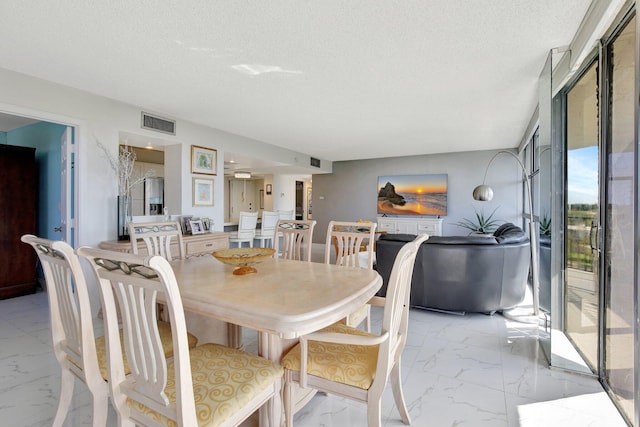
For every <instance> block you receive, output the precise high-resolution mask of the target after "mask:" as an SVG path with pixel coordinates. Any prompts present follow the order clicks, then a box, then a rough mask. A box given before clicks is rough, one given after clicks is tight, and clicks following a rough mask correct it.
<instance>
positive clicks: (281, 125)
mask: <svg viewBox="0 0 640 427" xmlns="http://www.w3.org/2000/svg"><path fill="white" fill-rule="evenodd" d="M589 3H590V1H589V0H561V1H559V0H528V1H525V0H517V1H515V0H475V1H467V0H422V1H408V0H349V1H347V0H317V1H300V0H296V1H293V0H291V1H281V0H270V1H263V0H260V1H258V0H245V1H211V0H191V1H184V0H183V1H171V2H167V1H160V0H156V1H153V0H144V1H118V2H113V1H97V0H96V1H88V0H60V1H50V0H39V1H28V2H27V1H12V2H8V1H5V2H3V4H2V7H1V10H2V13H0V46H2V48H1V50H0V52H1V54H0V67H2V68H6V69H10V70H14V71H17V72H21V73H24V74H28V75H32V76H35V77H40V78H43V79H46V80H50V81H54V82H57V83H61V84H64V85H68V86H72V87H75V88H79V89H83V90H86V91H89V92H92V93H96V94H99V95H104V96H106V97H109V98H113V99H117V100H121V101H124V102H127V103H131V104H134V105H139V106H141V107H143V108H144V109H145V111H153V112H156V113H159V114H160V113H161V114H162V115H163V116H166V117H169V118H181V119H186V120H190V121H193V122H196V123H201V124H204V125H208V126H211V127H214V128H218V129H222V130H225V131H227V132H232V133H235V134H239V135H243V136H246V137H250V138H253V139H257V140H260V141H264V142H268V143H270V144H274V145H278V146H282V147H285V148H289V149H292V150H295V151H299V152H304V153H307V154H310V155H312V156H314V157H319V158H323V159H328V160H332V161H338V160H352V159H363V158H378V157H390V156H405V155H417V154H429V153H438V152H454V151H466V150H483V149H495V148H505V147H516V146H517V145H518V144H519V142H520V139H521V137H522V136H523V133H524V131H525V128H526V126H527V123H528V121H529V119H530V117H531V115H532V113H533V111H534V109H535V106H536V99H537V78H538V75H539V73H540V71H541V69H542V66H543V64H544V61H545V58H546V55H547V53H548V52H549V50H550V49H551V48H554V47H560V46H565V45H568V44H569V43H570V42H571V40H572V37H573V34H575V32H576V30H577V29H578V26H579V24H580V22H581V20H582V18H583V16H584V14H585V12H586V10H587V8H588V6H589Z"/></svg>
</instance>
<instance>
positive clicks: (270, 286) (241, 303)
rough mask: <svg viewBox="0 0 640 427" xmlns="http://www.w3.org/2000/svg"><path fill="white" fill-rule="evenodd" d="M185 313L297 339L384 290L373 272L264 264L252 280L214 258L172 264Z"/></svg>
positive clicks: (258, 266) (277, 261)
mask: <svg viewBox="0 0 640 427" xmlns="http://www.w3.org/2000/svg"><path fill="white" fill-rule="evenodd" d="M171 265H172V267H173V270H174V272H175V275H176V279H177V281H178V285H179V287H180V295H181V296H182V303H183V305H184V308H185V310H187V311H192V312H196V313H200V314H203V315H206V316H211V317H215V318H217V319H220V320H224V321H227V322H230V323H234V324H236V325H240V326H245V327H249V328H252V329H256V330H259V331H262V332H269V333H272V334H275V335H277V336H279V337H281V338H297V337H299V336H300V335H304V334H307V333H310V332H313V331H316V330H318V329H321V328H323V327H325V326H327V325H330V324H332V323H334V322H336V321H338V320H340V319H342V318H344V317H346V316H347V315H348V314H349V313H351V312H353V311H355V310H356V309H357V308H359V307H360V306H362V305H363V304H365V303H366V302H367V301H369V299H370V298H371V297H372V296H374V295H375V293H376V292H377V291H378V289H380V287H381V286H382V278H381V277H380V275H379V274H378V273H377V272H376V271H374V270H367V269H361V268H347V267H338V266H335V265H328V264H320V263H313V262H302V261H289V260H282V259H268V260H266V261H264V262H262V263H260V264H256V265H254V267H255V268H256V269H257V270H258V272H257V273H255V274H249V275H244V276H236V275H233V270H234V268H233V267H232V266H228V265H225V264H223V263H221V262H220V261H218V260H216V259H215V258H213V257H212V256H204V257H200V258H191V259H185V260H175V261H172V262H171Z"/></svg>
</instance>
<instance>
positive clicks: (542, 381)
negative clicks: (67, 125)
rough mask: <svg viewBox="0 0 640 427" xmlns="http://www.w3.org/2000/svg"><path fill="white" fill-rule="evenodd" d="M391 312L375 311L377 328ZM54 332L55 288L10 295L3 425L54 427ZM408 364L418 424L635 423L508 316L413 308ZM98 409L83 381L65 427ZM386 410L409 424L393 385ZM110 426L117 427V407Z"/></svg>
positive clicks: (328, 401) (315, 406)
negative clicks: (554, 365)
mask: <svg viewBox="0 0 640 427" xmlns="http://www.w3.org/2000/svg"><path fill="white" fill-rule="evenodd" d="M381 314H382V312H381V310H378V309H375V308H374V311H373V325H374V326H373V327H374V330H375V328H379V326H380V322H381ZM49 334H50V332H49V318H48V304H47V298H46V294H45V293H43V292H40V293H37V294H34V295H30V296H24V297H19V298H13V299H8V300H3V301H0V361H1V363H0V425H2V426H25V427H28V426H29V427H30V426H49V425H51V422H52V420H53V416H54V414H55V410H56V405H57V396H58V387H59V381H60V374H59V368H58V365H57V363H56V361H55V358H54V356H53V353H52V351H51V338H50V335H49ZM244 336H245V344H246V347H247V349H249V350H255V348H256V347H257V345H256V344H257V338H256V334H255V333H254V332H252V331H249V330H246V331H245V334H244ZM402 360H403V378H404V380H403V384H404V392H405V397H406V400H407V403H408V406H409V411H410V414H411V417H412V425H414V426H427V425H429V426H438V427H442V426H491V427H496V426H512V427H516V426H564V427H568V426H581V427H583V426H607V427H611V426H624V425H625V423H624V422H623V420H622V419H621V417H620V416H619V414H618V412H617V410H616V409H615V408H614V406H613V404H612V403H611V401H610V400H609V398H608V397H607V396H606V394H605V393H604V391H603V390H602V387H601V386H600V384H599V383H598V382H597V381H596V380H595V379H594V378H591V377H587V376H583V375H577V374H573V373H569V372H565V371H561V370H555V369H549V368H548V367H547V366H546V361H545V358H544V356H543V355H542V352H541V350H540V348H539V345H538V343H537V341H536V338H535V330H534V329H532V326H530V325H527V324H522V323H516V322H512V321H509V320H506V319H505V318H503V317H502V316H500V315H494V316H486V315H482V314H467V315H465V316H457V315H451V314H443V313H436V312H430V311H423V310H412V311H411V315H410V328H409V339H408V344H407V347H406V348H405V351H404V354H403V358H402ZM90 409H91V406H90V399H89V396H88V393H87V389H86V387H85V386H84V384H82V383H80V382H79V381H76V387H75V391H74V399H73V403H72V411H71V413H70V415H69V417H68V418H67V420H66V422H65V426H90V425H91V415H90V414H91V412H90ZM382 414H383V425H384V426H400V425H403V424H402V422H401V421H400V418H399V416H398V413H397V410H396V409H395V406H394V403H393V398H392V396H391V391H390V386H389V385H388V386H387V390H386V392H385V395H384V398H383V402H382ZM294 423H295V425H296V426H298V427H312V426H313V427H316V426H365V425H366V409H365V407H364V405H362V404H358V403H355V402H352V401H348V400H344V399H341V398H337V397H332V396H330V395H317V396H316V397H314V399H313V400H312V401H311V402H310V403H309V404H308V405H307V406H306V407H305V408H304V409H303V410H302V411H300V412H299V413H298V414H296V417H295V420H294ZM108 425H109V426H115V425H116V416H115V412H114V411H113V409H112V408H110V412H109V420H108Z"/></svg>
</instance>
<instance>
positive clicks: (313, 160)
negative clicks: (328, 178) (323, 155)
mask: <svg viewBox="0 0 640 427" xmlns="http://www.w3.org/2000/svg"><path fill="white" fill-rule="evenodd" d="M311 166H315V167H317V168H319V167H320V159H316V158H315V157H311Z"/></svg>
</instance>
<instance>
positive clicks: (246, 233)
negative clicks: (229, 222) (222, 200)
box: [229, 212, 258, 248]
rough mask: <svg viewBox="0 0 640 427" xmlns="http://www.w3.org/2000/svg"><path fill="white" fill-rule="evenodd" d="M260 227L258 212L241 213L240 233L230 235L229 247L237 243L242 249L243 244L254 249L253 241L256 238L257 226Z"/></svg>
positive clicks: (239, 218)
mask: <svg viewBox="0 0 640 427" xmlns="http://www.w3.org/2000/svg"><path fill="white" fill-rule="evenodd" d="M257 225H258V212H240V216H239V217H238V231H232V232H231V233H229V246H231V243H236V244H237V245H238V247H239V248H240V247H242V244H243V243H249V247H251V248H252V247H253V239H254V238H255V237H256V226H257Z"/></svg>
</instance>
